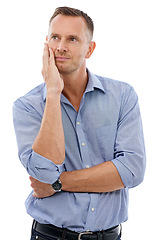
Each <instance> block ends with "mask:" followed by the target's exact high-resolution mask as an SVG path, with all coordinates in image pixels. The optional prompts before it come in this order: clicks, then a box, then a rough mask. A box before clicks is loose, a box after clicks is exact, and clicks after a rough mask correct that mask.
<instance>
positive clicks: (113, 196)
mask: <svg viewBox="0 0 158 240" xmlns="http://www.w3.org/2000/svg"><path fill="white" fill-rule="evenodd" d="M87 71H88V70H87ZM88 75H89V80H88V85H87V88H86V91H85V93H84V95H83V98H82V100H81V104H80V109H79V112H78V113H77V112H76V110H75V109H74V107H73V106H72V104H71V103H70V102H69V101H68V100H67V99H66V98H65V97H64V95H61V110H62V121H63V128H64V134H65V149H66V150H65V151H66V157H65V161H64V163H63V164H62V165H55V164H54V163H53V162H52V161H50V160H49V159H47V158H45V157H43V156H40V155H39V154H37V153H36V152H34V151H33V150H32V144H33V142H34V140H35V138H36V136H37V133H38V131H39V129H40V125H41V121H42V116H43V112H44V108H45V101H46V94H47V93H46V86H45V83H43V84H41V85H40V86H38V87H36V88H35V89H33V90H31V91H30V92H29V93H27V94H26V95H25V96H23V97H21V98H19V99H18V100H17V101H15V103H14V105H13V121H14V127H15V133H16V137H17V143H18V152H19V158H20V161H21V162H22V164H23V166H24V167H25V168H26V170H27V172H28V174H29V175H31V176H32V177H34V178H36V179H38V180H40V181H42V182H45V183H54V182H55V181H56V180H57V179H58V177H59V176H60V174H61V173H62V172H63V171H73V170H78V169H83V168H89V167H92V166H95V165H98V164H100V163H103V162H106V161H112V162H113V164H114V165H115V166H116V168H117V170H118V172H119V174H120V176H121V179H122V181H123V183H124V185H125V188H124V189H121V190H118V191H114V192H108V193H70V192H64V191H62V192H60V193H56V194H55V195H53V196H51V197H48V198H43V199H38V198H34V197H33V196H32V193H31V194H30V195H29V197H28V198H27V200H26V203H25V204H26V210H27V212H28V214H30V215H31V216H32V217H33V218H34V219H36V220H37V221H38V222H40V223H44V224H47V223H48V224H53V225H56V226H58V227H64V228H68V229H70V230H73V231H77V232H83V231H86V230H90V231H98V230H103V229H104V230H105V229H108V228H111V227H113V226H115V225H118V224H120V223H122V222H124V221H126V220H127V219H128V190H129V188H132V187H135V186H137V185H138V184H140V183H141V182H142V180H143V178H144V172H145V165H146V160H145V147H144V139H143V131H142V122H141V116H140V110H139V105H138V97H137V95H136V93H135V91H134V89H133V88H132V87H131V86H130V85H128V84H127V83H123V82H120V81H116V80H112V79H108V78H105V77H100V76H96V75H94V74H92V73H91V72H89V71H88ZM52 124H53V123H52Z"/></svg>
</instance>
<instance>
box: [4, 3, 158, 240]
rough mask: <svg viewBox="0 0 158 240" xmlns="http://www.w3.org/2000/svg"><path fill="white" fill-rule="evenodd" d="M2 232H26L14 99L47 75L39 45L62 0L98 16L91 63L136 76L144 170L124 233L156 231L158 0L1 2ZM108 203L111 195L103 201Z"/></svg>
mask: <svg viewBox="0 0 158 240" xmlns="http://www.w3.org/2000/svg"><path fill="white" fill-rule="evenodd" d="M0 5H1V6H0V33H1V35H0V41H1V44H0V60H1V61H0V78H1V79H0V86H1V89H0V104H1V106H0V110H1V116H0V134H1V135H0V136H1V144H0V151H1V171H0V184H1V188H0V189H1V191H0V194H1V198H0V199H1V203H0V208H1V209H0V217H1V232H0V234H1V236H3V238H4V236H5V239H16V240H22V239H23V240H29V239H30V229H31V224H32V219H31V217H29V216H28V215H27V213H26V212H25V208H24V201H25V199H26V197H27V195H28V194H29V192H30V190H31V188H30V186H29V185H30V182H29V180H28V176H27V173H26V171H25V169H24V168H23V167H22V165H21V164H20V162H19V160H18V156H17V145H16V140H15V134H14V129H13V124H12V104H13V101H14V100H16V99H17V98H18V97H20V96H21V95H23V94H25V93H26V92H28V91H29V90H30V89H32V88H33V87H35V86H36V85H39V84H40V83H42V81H43V79H42V76H41V68H42V53H43V44H44V41H45V36H46V34H47V30H48V21H49V19H50V17H51V16H52V14H53V12H54V9H55V8H56V7H58V6H65V5H66V6H71V7H75V8H79V9H81V10H83V11H85V12H87V13H88V14H89V15H90V16H91V17H92V19H93V20H94V23H95V35H94V40H95V41H96V43H97V47H96V49H95V52H94V54H93V56H92V57H91V59H89V60H88V62H87V66H88V68H89V69H90V70H91V71H92V72H93V73H96V74H99V75H103V76H107V77H111V78H114V79H118V80H121V81H125V82H128V83H129V84H131V85H132V86H133V87H134V88H135V90H136V92H137V94H138V96H139V102H140V107H141V114H142V119H143V126H144V136H145V143H146V152H147V170H146V175H145V180H144V182H143V183H142V184H141V185H140V186H138V187H136V188H134V189H131V190H130V206H129V220H128V221H127V222H126V223H124V224H123V238H122V239H123V240H147V239H150V240H155V239H156V238H157V215H158V207H157V205H158V194H157V183H158V174H157V167H158V163H157V161H158V160H157V158H158V154H157V148H158V146H157V134H158V124H157V123H158V113H157V109H158V108H157V104H158V93H157V86H158V85H157V80H158V66H157V65H158V33H157V30H158V5H157V1H156V0H155V1H154V0H148V1H146V0H103V1H101V0H100V1H99V0H98V1H93V0H84V1H82V0H80V1H74V0H67V1H64V0H58V1H53V0H43V1H40V0H38V1H37V0H27V1H22V0H21V1H20V0H14V1H11V0H10V1H7V0H6V1H3V3H1V4H0ZM105 204H106V203H105Z"/></svg>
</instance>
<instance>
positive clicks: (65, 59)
mask: <svg viewBox="0 0 158 240" xmlns="http://www.w3.org/2000/svg"><path fill="white" fill-rule="evenodd" d="M69 59H70V58H68V57H64V56H56V57H55V60H56V61H59V62H65V61H68V60H69Z"/></svg>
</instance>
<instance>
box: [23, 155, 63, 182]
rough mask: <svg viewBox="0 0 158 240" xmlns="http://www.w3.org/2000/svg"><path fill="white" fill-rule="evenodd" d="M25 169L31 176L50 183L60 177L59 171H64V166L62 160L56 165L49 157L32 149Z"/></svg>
mask: <svg viewBox="0 0 158 240" xmlns="http://www.w3.org/2000/svg"><path fill="white" fill-rule="evenodd" d="M27 170H28V173H29V175H30V176H32V177H33V178H35V179H37V180H39V181H41V182H44V183H49V184H52V183H54V182H55V181H56V180H57V179H58V178H59V177H60V175H61V173H62V172H64V171H65V167H64V162H63V163H62V164H59V165H56V164H55V163H53V162H52V161H51V160H50V159H48V158H45V157H43V156H41V155H39V154H38V153H36V152H34V151H32V154H31V155H30V158H29V162H28V166H27Z"/></svg>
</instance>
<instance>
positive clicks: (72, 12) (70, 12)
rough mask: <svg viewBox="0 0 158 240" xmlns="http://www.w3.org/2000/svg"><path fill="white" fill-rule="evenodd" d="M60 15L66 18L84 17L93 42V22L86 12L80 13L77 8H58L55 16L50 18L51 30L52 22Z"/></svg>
mask: <svg viewBox="0 0 158 240" xmlns="http://www.w3.org/2000/svg"><path fill="white" fill-rule="evenodd" d="M59 14H61V15H64V16H73V17H82V18H83V19H84V21H85V23H86V25H87V30H89V37H90V40H92V38H93V32H94V24H93V20H92V19H91V18H90V17H89V16H88V15H87V14H86V13H85V12H83V11H80V10H78V9H75V8H70V7H58V8H56V10H55V12H54V14H53V15H52V17H51V18H50V21H49V28H50V26H51V22H52V20H53V19H54V18H55V17H56V16H58V15H59Z"/></svg>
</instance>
